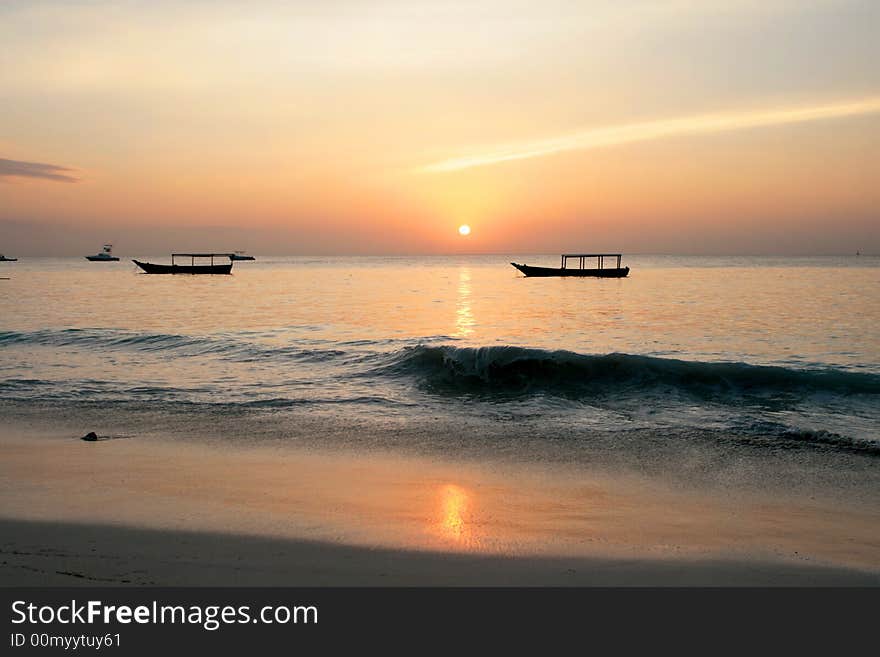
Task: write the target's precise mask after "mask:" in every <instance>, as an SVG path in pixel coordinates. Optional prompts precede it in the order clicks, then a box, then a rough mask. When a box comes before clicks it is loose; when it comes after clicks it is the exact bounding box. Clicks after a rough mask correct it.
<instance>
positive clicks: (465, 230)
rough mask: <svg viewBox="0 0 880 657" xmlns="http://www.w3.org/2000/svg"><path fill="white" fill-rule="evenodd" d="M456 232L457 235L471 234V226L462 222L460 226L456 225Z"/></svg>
mask: <svg viewBox="0 0 880 657" xmlns="http://www.w3.org/2000/svg"><path fill="white" fill-rule="evenodd" d="M458 234H459V235H470V234H471V227H470V226H468V225H467V224H462V225H461V226H459V227H458Z"/></svg>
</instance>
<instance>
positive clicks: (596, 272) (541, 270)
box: [510, 253, 629, 278]
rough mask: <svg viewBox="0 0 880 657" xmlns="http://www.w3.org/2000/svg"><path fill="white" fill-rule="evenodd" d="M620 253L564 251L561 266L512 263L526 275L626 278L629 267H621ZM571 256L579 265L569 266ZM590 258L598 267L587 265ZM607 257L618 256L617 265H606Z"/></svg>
mask: <svg viewBox="0 0 880 657" xmlns="http://www.w3.org/2000/svg"><path fill="white" fill-rule="evenodd" d="M621 257H622V255H621V254H620V253H563V254H562V256H561V258H562V260H561V263H560V265H561V266H560V267H558V268H557V267H533V266H531V265H519V264H517V263H515V262H511V263H510V264H511V265H513V266H514V267H516V268H517V269H519V270H520V271H521V272H522V273H523V274H525V275H526V276H596V277H599V278H624V277H625V276H627V274H629V267H621V266H620V259H621ZM569 258H576V259H577V260H578V264H579V265H580V266H579V267H569V266H568V260H569ZM588 258H596V262H597V266H596V267H592V268H589V267H586V266H585V265H586V261H587V259H588ZM605 258H612V259H613V258H617V263H616V264H617V266H616V267H606V266H605Z"/></svg>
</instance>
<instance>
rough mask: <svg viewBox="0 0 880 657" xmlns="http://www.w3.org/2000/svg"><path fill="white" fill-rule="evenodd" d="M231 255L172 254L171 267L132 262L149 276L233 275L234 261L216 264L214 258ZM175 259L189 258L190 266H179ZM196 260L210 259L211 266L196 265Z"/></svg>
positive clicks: (138, 261)
mask: <svg viewBox="0 0 880 657" xmlns="http://www.w3.org/2000/svg"><path fill="white" fill-rule="evenodd" d="M229 256H230V254H229V253H172V254H171V264H170V265H158V264H155V263H152V262H141V261H140V260H132V262H133V263H134V264H136V265H137V266H138V267H140V268H141V269H143V270H144V272H146V273H147V274H231V273H232V260H231V259H230V260H229V262H225V263H215V262H214V258H229ZM175 258H189V259H190V263H189V264H188V265H178V264H177V263H176V262H175ZM196 258H210V260H211V262H210V264H199V265H197V264H196Z"/></svg>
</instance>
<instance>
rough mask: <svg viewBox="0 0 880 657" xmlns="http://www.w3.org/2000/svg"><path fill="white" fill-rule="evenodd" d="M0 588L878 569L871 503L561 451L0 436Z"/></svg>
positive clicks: (690, 577) (719, 581) (811, 579)
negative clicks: (568, 459) (682, 475)
mask: <svg viewBox="0 0 880 657" xmlns="http://www.w3.org/2000/svg"><path fill="white" fill-rule="evenodd" d="M0 445H2V451H3V459H2V461H0V535H2V537H3V538H2V541H0V543H2V548H0V549H2V559H0V561H2V563H0V584H3V585H30V584H33V585H38V586H39V585H50V584H54V585H63V584H76V583H119V584H129V585H141V584H159V585H175V584H179V585H303V586H305V585H331V586H345V585H429V584H437V585H642V586H653V585H661V586H663V585H749V584H751V585H755V584H767V585H826V584H829V585H830V584H844V585H850V584H868V585H878V584H880V510H878V509H877V507H876V506H871V505H869V506H865V505H863V504H856V503H853V504H847V503H846V502H845V501H841V498H840V497H836V496H833V495H828V496H823V495H821V494H818V493H817V495H815V496H811V498H806V499H804V498H803V497H802V496H791V497H790V498H789V497H786V496H785V495H783V494H780V495H777V496H772V497H769V498H768V496H767V495H766V494H754V495H752V494H749V493H748V492H743V491H724V492H719V491H717V490H716V491H698V490H693V489H686V488H684V489H683V488H681V487H675V486H671V485H667V484H665V483H664V482H662V481H659V480H657V479H656V478H648V477H639V476H635V475H632V474H623V473H609V472H603V471H601V470H596V471H591V470H589V469H585V468H583V467H578V468H565V467H562V466H559V465H555V466H539V465H514V464H509V463H508V464H492V463H473V462H454V461H448V460H439V459H433V458H428V457H424V458H421V457H415V456H407V457H399V456H389V455H384V454H358V453H354V452H348V451H335V452H333V453H325V452H317V451H306V450H299V449H294V448H291V447H289V446H277V445H276V446H248V447H232V446H231V445H228V444H227V445H218V444H210V443H200V442H192V441H181V440H170V439H163V438H161V437H138V438H130V439H116V440H108V441H104V442H97V443H87V442H83V441H79V440H76V439H75V438H74V437H71V436H70V435H69V434H67V435H64V434H61V433H59V432H58V431H57V430H51V431H50V430H41V429H39V428H30V429H24V428H22V429H19V430H17V431H10V430H8V429H7V431H6V433H5V434H4V435H2V436H0Z"/></svg>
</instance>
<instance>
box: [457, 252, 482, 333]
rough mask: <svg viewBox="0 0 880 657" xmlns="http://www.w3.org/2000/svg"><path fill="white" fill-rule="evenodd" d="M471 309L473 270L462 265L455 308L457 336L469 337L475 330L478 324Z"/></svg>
mask: <svg viewBox="0 0 880 657" xmlns="http://www.w3.org/2000/svg"><path fill="white" fill-rule="evenodd" d="M476 323H477V322H476V320H475V319H474V315H473V312H472V311H471V270H470V268H469V267H461V268H460V269H459V270H458V299H457V303H456V308H455V332H456V337H467V336H469V335H470V334H471V333H473V332H474V326H475V325H476Z"/></svg>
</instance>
